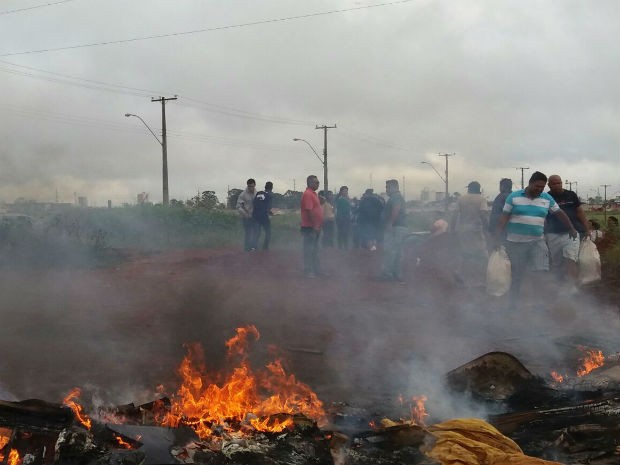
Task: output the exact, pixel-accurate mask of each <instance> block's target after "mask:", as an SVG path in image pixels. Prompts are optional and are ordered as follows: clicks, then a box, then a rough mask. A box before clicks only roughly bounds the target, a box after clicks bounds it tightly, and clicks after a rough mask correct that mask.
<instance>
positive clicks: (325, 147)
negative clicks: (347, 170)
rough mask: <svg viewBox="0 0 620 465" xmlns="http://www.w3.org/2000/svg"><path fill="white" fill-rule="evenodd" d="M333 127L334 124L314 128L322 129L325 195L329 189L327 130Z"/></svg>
mask: <svg viewBox="0 0 620 465" xmlns="http://www.w3.org/2000/svg"><path fill="white" fill-rule="evenodd" d="M335 128H336V125H335V124H334V125H333V126H326V125H323V126H317V127H316V128H315V129H322V130H323V190H324V191H325V195H327V191H329V186H328V185H327V130H328V129H335Z"/></svg>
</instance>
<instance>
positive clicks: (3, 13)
mask: <svg viewBox="0 0 620 465" xmlns="http://www.w3.org/2000/svg"><path fill="white" fill-rule="evenodd" d="M72 1H73V0H60V1H58V2H51V3H44V4H42V5H34V6H28V7H25V8H17V9H15V10H5V11H0V16H3V15H10V14H13V13H22V12H24V11H30V10H36V9H37V8H45V7H47V6H54V5H60V4H61V3H69V2H72Z"/></svg>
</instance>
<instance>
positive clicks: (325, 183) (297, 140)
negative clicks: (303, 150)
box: [293, 137, 327, 192]
mask: <svg viewBox="0 0 620 465" xmlns="http://www.w3.org/2000/svg"><path fill="white" fill-rule="evenodd" d="M293 140H294V141H295V142H305V143H306V145H307V146H308V147H310V150H312V151H313V152H314V155H316V157H317V158H318V159H319V161H320V162H321V164H322V165H323V190H324V191H325V192H327V158H326V152H324V153H323V157H324V158H321V156H320V155H319V154H318V153H317V151H316V150H314V147H313V146H312V144H311V143H310V142H308V141H307V140H306V139H299V138H297V137H295V138H294V139H293Z"/></svg>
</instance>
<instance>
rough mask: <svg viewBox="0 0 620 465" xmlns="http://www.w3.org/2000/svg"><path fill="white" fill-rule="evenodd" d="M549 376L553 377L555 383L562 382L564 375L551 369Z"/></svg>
mask: <svg viewBox="0 0 620 465" xmlns="http://www.w3.org/2000/svg"><path fill="white" fill-rule="evenodd" d="M551 378H552V379H553V381H555V382H556V383H563V382H564V376H562V375H561V374H559V373H558V372H557V371H552V372H551Z"/></svg>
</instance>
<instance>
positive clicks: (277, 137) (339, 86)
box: [0, 0, 620, 204]
mask: <svg viewBox="0 0 620 465" xmlns="http://www.w3.org/2000/svg"><path fill="white" fill-rule="evenodd" d="M8 3H9V4H10V3H11V2H8ZM371 4H372V3H371V2H353V1H339V2H331V1H316V2H312V3H311V4H308V3H302V2H285V1H277V0H270V1H264V2H260V3H255V2H248V1H246V0H230V1H228V2H225V3H205V2H200V1H197V0H187V1H184V2H183V3H182V4H179V3H175V4H171V3H170V2H164V1H163V0H161V1H160V0H156V1H150V2H146V1H136V2H130V3H126V2H120V1H115V0H111V1H109V2H105V3H104V4H103V3H98V2H92V1H91V0H77V1H73V2H68V3H66V4H59V5H55V6H50V7H47V8H39V9H36V10H31V11H27V12H22V13H15V14H7V15H2V16H0V30H2V39H3V40H2V44H3V45H2V48H1V49H0V55H5V54H8V53H12V52H19V51H26V50H39V49H45V48H55V47H67V46H73V45H79V44H89V43H95V42H106V41H114V40H124V39H130V38H139V37H146V36H156V35H161V34H170V33H173V32H188V31H195V30H199V29H205V28H214V27H221V26H228V25H241V24H245V23H251V22H257V21H264V20H269V19H278V18H286V17H293V16H301V15H305V14H310V13H315V12H324V11H329V10H336V9H346V8H356V7H361V6H368V5H371ZM9 6H11V5H8V4H7V6H5V7H4V8H7V9H9ZM619 36H620V6H619V5H618V3H617V2H615V1H612V0H609V1H599V2H597V3H596V5H588V6H586V5H584V4H583V3H581V2H577V1H566V2H561V3H557V2H552V1H537V2H516V1H515V2H513V1H508V2H501V3H497V2H491V1H483V0H479V1H472V2H467V3H460V2H449V1H432V2H431V1H422V0H420V1H413V2H409V3H402V4H394V5H391V6H384V7H378V8H366V9H359V10H355V11H349V12H343V13H334V14H329V15H322V16H313V17H308V18H303V19H294V20H288V21H277V22H270V23H265V24H260V25H254V26H246V27H233V28H228V29H221V30H215V31H210V32H202V33H195V34H183V35H178V36H173V37H167V38H158V39H151V40H142V41H133V42H125V43H122V44H117V45H103V46H96V47H85V48H74V49H67V50H62V51H54V52H47V53H32V54H23V55H12V56H4V57H0V60H2V61H3V62H0V79H1V80H2V82H3V86H2V88H3V90H4V92H3V99H2V103H0V109H1V112H0V123H1V124H0V134H1V136H0V137H1V139H0V140H2V141H3V144H2V146H3V147H2V149H0V164H1V174H0V180H1V184H2V185H0V199H2V200H5V201H12V200H13V199H14V198H15V197H18V196H23V197H33V198H38V199H40V200H51V199H52V198H53V193H54V191H55V189H59V190H60V191H61V192H67V193H68V194H67V196H69V197H70V198H69V199H68V200H70V199H71V198H72V196H73V192H75V191H79V192H78V193H79V195H86V196H88V197H89V198H91V199H93V200H95V201H96V202H98V203H100V204H103V203H104V202H105V200H106V199H108V198H110V199H114V201H115V202H122V201H133V200H134V199H135V194H136V193H138V192H142V191H147V192H150V194H151V198H153V199H154V200H159V199H161V151H160V147H159V146H158V144H157V143H156V141H155V140H154V139H153V138H152V136H151V135H150V134H149V133H148V132H147V131H146V129H145V128H144V127H143V126H142V124H141V123H140V121H138V120H137V119H135V118H124V117H123V115H124V114H125V113H126V112H131V113H136V114H139V115H140V116H142V117H143V118H144V120H145V121H147V123H148V124H149V125H150V126H151V127H152V128H154V129H155V130H159V129H160V128H161V107H160V105H159V104H157V103H151V101H150V97H157V96H158V95H165V96H172V95H174V94H178V95H179V96H180V97H179V100H177V101H175V102H169V104H168V105H167V107H166V108H167V117H168V119H167V122H168V129H169V131H170V132H169V135H170V137H169V165H170V192H171V196H172V197H176V198H181V199H184V198H187V197H190V196H192V195H194V193H195V192H196V190H197V189H201V190H205V189H211V190H215V191H216V192H217V193H218V195H219V196H220V197H221V198H222V197H223V196H224V195H225V191H226V189H227V188H228V187H239V186H242V185H243V182H244V180H245V179H246V178H247V177H249V176H253V177H256V178H257V180H258V181H259V183H262V182H264V181H265V180H267V179H272V180H275V181H276V190H277V191H281V192H283V191H285V190H286V189H292V188H293V183H294V182H295V184H296V187H297V188H299V186H301V185H302V184H303V179H305V177H306V175H307V174H308V173H310V172H315V173H317V174H321V166H320V163H319V162H318V160H316V158H315V157H314V155H313V154H312V152H311V151H310V149H309V148H308V147H307V146H305V144H300V143H295V142H293V141H292V139H293V138H295V137H298V138H304V139H307V140H308V141H309V142H310V143H312V145H313V146H314V147H315V148H316V149H317V151H319V152H321V151H322V145H323V140H322V132H321V131H317V130H316V129H315V127H314V126H315V124H319V125H321V124H327V125H332V124H334V123H336V124H337V125H338V128H337V129H334V130H330V131H329V139H328V153H329V163H330V186H331V187H332V188H334V187H336V185H337V184H347V185H349V186H350V187H351V190H352V193H356V192H361V191H362V190H363V189H364V188H365V187H367V186H368V185H369V184H370V183H371V179H372V184H374V187H375V188H380V187H382V182H383V180H384V179H386V178H392V177H405V178H406V180H407V181H406V183H407V186H408V189H407V191H408V197H409V198H415V197H417V195H418V192H419V191H420V190H421V189H422V188H423V187H429V188H430V189H431V190H439V191H441V190H443V183H442V182H441V180H440V179H439V177H438V176H436V174H435V173H434V172H433V171H432V170H431V169H430V168H429V167H428V166H425V165H421V164H420V161H423V160H428V161H431V162H433V163H435V166H436V167H437V168H438V169H439V170H443V165H442V163H443V158H439V157H437V153H440V152H441V153H443V152H449V153H452V152H455V153H456V154H457V155H456V156H455V157H452V158H451V160H450V163H451V166H452V168H453V169H452V170H451V175H450V184H451V186H454V190H461V191H462V190H463V189H464V186H465V185H466V184H467V182H468V181H470V180H471V179H478V180H479V181H480V182H481V183H482V184H483V187H484V188H485V191H486V192H488V193H489V194H490V195H492V194H494V193H495V190H496V188H497V187H496V186H497V180H498V179H499V178H500V177H504V176H507V177H512V178H513V179H515V180H518V179H519V178H520V172H519V171H517V170H516V169H515V168H516V167H519V166H530V167H531V168H532V169H539V170H542V171H545V172H549V173H550V172H557V173H560V174H561V175H562V176H563V177H564V178H566V179H571V180H578V181H579V185H580V186H583V187H584V188H585V187H586V186H591V187H590V188H592V187H595V186H598V185H600V184H612V185H615V186H616V187H612V188H611V189H612V192H614V189H616V190H620V179H619V178H618V174H617V173H618V169H617V166H618V152H619V149H620V135H619V131H618V123H617V122H618V121H619V120H620V89H619V88H618V86H617V80H618V76H619V75H620V58H618V57H619V56H620V53H618V51H619V50H618V45H617V37H619ZM6 62H8V63H14V64H16V65H22V66H28V67H31V68H35V69H39V70H46V71H50V72H53V73H58V74H60V75H62V76H74V77H78V78H81V79H87V80H90V81H100V82H106V83H111V84H118V85H122V86H126V87H131V88H132V90H130V89H124V90H123V92H110V91H109V90H103V89H102V85H101V84H97V83H93V82H87V81H84V80H78V81H75V80H74V81H72V82H73V84H71V85H68V84H66V83H65V84H62V83H59V82H57V81H58V80H63V81H66V80H67V78H65V77H62V76H58V75H49V74H44V73H41V72H38V71H33V70H26V69H24V68H18V67H15V66H11V65H9V64H6ZM115 89H116V90H120V89H118V88H115ZM136 89H139V90H136ZM213 105H217V106H213ZM231 109H237V110H240V111H241V112H238V111H233V110H231ZM231 113H233V114H235V115H236V116H233V115H231ZM304 123H305V124H304ZM293 180H295V181H293ZM451 190H453V189H451Z"/></svg>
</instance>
